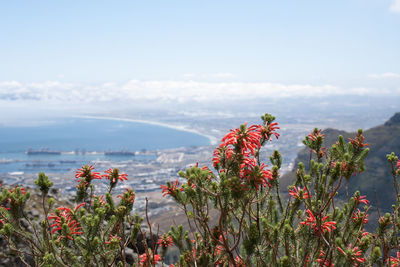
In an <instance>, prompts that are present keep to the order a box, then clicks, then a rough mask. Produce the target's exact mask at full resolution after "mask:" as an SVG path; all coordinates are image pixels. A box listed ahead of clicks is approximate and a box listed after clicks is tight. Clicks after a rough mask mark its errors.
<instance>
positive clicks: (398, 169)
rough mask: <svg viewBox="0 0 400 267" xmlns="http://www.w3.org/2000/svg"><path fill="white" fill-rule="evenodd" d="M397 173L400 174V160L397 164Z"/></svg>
mask: <svg viewBox="0 0 400 267" xmlns="http://www.w3.org/2000/svg"><path fill="white" fill-rule="evenodd" d="M396 168H397V173H399V174H400V159H399V160H398V161H397V163H396Z"/></svg>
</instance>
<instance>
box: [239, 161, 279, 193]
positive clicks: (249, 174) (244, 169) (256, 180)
mask: <svg viewBox="0 0 400 267" xmlns="http://www.w3.org/2000/svg"><path fill="white" fill-rule="evenodd" d="M266 167H267V166H266V165H265V164H264V163H262V164H261V165H257V160H256V159H255V158H245V159H244V160H243V163H242V164H241V165H240V178H241V179H242V180H244V179H246V180H247V182H248V183H250V184H253V185H254V186H255V187H256V189H257V190H258V188H259V185H261V186H263V187H265V186H266V185H268V186H271V185H270V184H269V182H268V181H272V179H273V178H272V173H271V171H270V170H267V169H265V168H266Z"/></svg>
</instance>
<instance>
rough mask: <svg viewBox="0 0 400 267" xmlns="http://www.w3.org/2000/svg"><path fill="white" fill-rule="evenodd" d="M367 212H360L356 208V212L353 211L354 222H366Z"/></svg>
mask: <svg viewBox="0 0 400 267" xmlns="http://www.w3.org/2000/svg"><path fill="white" fill-rule="evenodd" d="M368 216H369V215H368V214H366V213H365V212H361V211H360V210H359V209H357V212H354V213H353V216H352V219H353V221H355V222H361V223H362V224H366V223H367V222H368Z"/></svg>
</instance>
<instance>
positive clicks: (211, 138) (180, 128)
mask: <svg viewBox="0 0 400 267" xmlns="http://www.w3.org/2000/svg"><path fill="white" fill-rule="evenodd" d="M73 117H74V118H80V119H95V120H113V121H126V122H138V123H145V124H151V125H156V126H161V127H166V128H170V129H174V130H178V131H184V132H189V133H193V134H197V135H200V136H203V137H205V138H207V139H208V140H209V142H210V145H216V144H217V142H218V139H217V138H216V137H215V136H212V135H207V134H203V133H201V132H199V131H196V130H193V129H188V128H186V127H185V126H183V125H182V126H177V125H170V124H167V123H163V122H156V121H149V120H138V119H129V118H118V117H108V116H90V115H83V116H73Z"/></svg>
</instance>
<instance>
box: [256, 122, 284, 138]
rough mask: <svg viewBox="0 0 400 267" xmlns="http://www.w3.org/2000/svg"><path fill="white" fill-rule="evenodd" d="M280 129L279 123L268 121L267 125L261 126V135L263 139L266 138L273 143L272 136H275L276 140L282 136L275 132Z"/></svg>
mask: <svg viewBox="0 0 400 267" xmlns="http://www.w3.org/2000/svg"><path fill="white" fill-rule="evenodd" d="M278 129H280V128H279V127H278V123H277V122H274V123H271V124H270V123H269V122H268V121H267V122H266V123H265V125H264V126H261V125H260V129H259V130H260V134H261V136H262V137H264V138H265V139H266V140H269V141H271V140H272V135H274V136H275V138H276V139H278V137H279V136H280V134H279V133H277V132H275V131H276V130H278Z"/></svg>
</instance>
